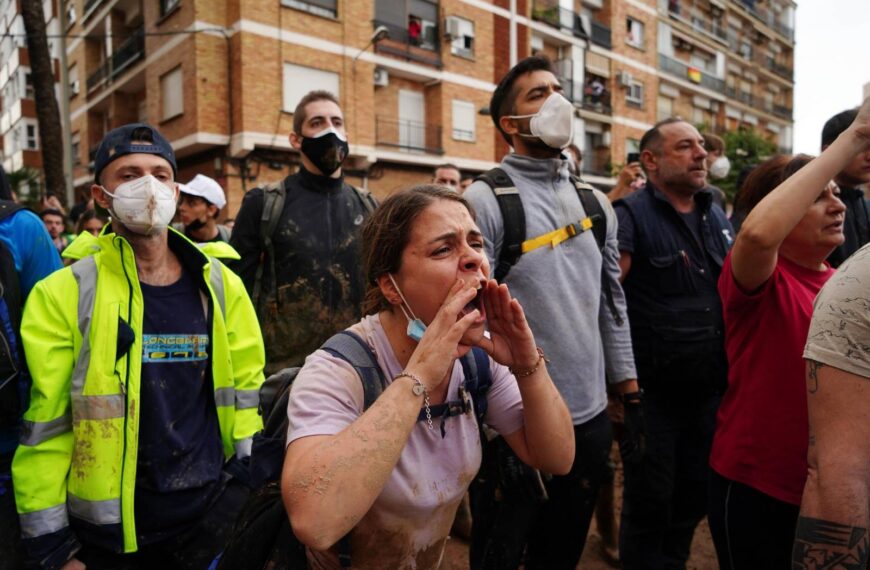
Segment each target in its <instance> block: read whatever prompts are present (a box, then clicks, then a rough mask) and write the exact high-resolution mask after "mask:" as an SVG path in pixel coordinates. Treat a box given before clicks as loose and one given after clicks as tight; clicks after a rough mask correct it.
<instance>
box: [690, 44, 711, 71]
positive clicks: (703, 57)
mask: <svg viewBox="0 0 870 570" xmlns="http://www.w3.org/2000/svg"><path fill="white" fill-rule="evenodd" d="M689 65H691V66H692V67H697V68H698V69H700V70H701V71H706V72H707V73H713V72H714V71H715V70H716V61H715V60H714V59H713V58H711V57H709V56H708V55H707V54H706V53H699V52H698V51H697V50H695V51H694V52H693V53H692V55H691V57H690V58H689Z"/></svg>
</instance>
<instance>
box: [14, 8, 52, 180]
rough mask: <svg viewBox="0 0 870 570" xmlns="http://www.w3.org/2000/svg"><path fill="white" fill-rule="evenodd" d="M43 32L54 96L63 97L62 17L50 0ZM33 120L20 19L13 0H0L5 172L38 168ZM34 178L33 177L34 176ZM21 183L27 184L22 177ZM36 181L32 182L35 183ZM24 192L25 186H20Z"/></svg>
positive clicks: (31, 95) (27, 68)
mask: <svg viewBox="0 0 870 570" xmlns="http://www.w3.org/2000/svg"><path fill="white" fill-rule="evenodd" d="M43 7H44V11H45V19H46V32H47V34H48V35H49V36H52V38H51V40H50V41H49V52H50V53H51V57H52V62H53V64H54V70H55V81H57V82H58V84H57V85H58V93H57V96H58V98H59V99H60V100H61V101H62V100H63V96H62V95H63V92H62V90H61V89H60V88H59V86H60V83H59V81H60V77H61V61H62V50H63V41H62V40H61V39H60V38H59V37H58V36H59V35H60V34H61V33H62V32H63V30H62V24H61V22H62V19H61V18H59V17H58V16H59V12H58V6H57V4H56V3H55V2H54V1H53V0H46V1H44V2H43ZM38 131H39V128H38V122H37V120H36V101H35V100H34V94H33V83H32V81H31V76H30V57H29V55H28V50H27V39H26V34H25V29H24V20H23V18H22V16H21V14H20V11H19V3H18V1H16V0H0V141H2V164H3V168H4V169H5V170H6V172H14V171H16V170H20V169H22V168H30V169H34V171H37V172H38V171H41V169H42V154H41V153H40V152H39V150H40V142H39V132H38ZM34 182H35V178H34ZM25 185H27V186H29V185H30V184H29V183H28V182H27V181H25ZM37 186H38V184H34V187H37ZM20 190H21V191H22V194H24V195H25V196H26V195H27V194H28V193H29V189H28V188H21V189H20Z"/></svg>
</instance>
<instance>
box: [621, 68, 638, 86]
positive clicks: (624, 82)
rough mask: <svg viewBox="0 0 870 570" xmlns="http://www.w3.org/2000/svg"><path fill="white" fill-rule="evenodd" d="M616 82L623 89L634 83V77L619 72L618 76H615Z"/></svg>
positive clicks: (627, 73) (624, 72)
mask: <svg viewBox="0 0 870 570" xmlns="http://www.w3.org/2000/svg"><path fill="white" fill-rule="evenodd" d="M617 81H619V84H620V85H621V86H623V87H628V86H630V85H631V83H632V82H633V81H634V77H632V76H631V74H630V73H629V72H627V71H620V72H619V75H617Z"/></svg>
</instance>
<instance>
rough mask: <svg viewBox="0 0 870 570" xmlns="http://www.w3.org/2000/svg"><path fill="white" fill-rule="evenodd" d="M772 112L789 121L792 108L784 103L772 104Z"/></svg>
mask: <svg viewBox="0 0 870 570" xmlns="http://www.w3.org/2000/svg"><path fill="white" fill-rule="evenodd" d="M773 114H774V115H776V116H777V117H779V118H781V119H787V120H789V121H791V117H792V109H791V107H786V106H785V105H774V106H773Z"/></svg>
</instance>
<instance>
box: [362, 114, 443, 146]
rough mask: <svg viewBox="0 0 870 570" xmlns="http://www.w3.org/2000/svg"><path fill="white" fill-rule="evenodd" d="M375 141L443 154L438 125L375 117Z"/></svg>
mask: <svg viewBox="0 0 870 570" xmlns="http://www.w3.org/2000/svg"><path fill="white" fill-rule="evenodd" d="M375 142H376V143H377V144H379V145H381V146H390V147H395V148H399V149H401V150H406V151H416V152H428V153H431V154H444V147H442V146H441V126H440V125H429V124H426V123H418V122H416V121H400V120H396V119H387V118H385V117H375Z"/></svg>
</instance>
